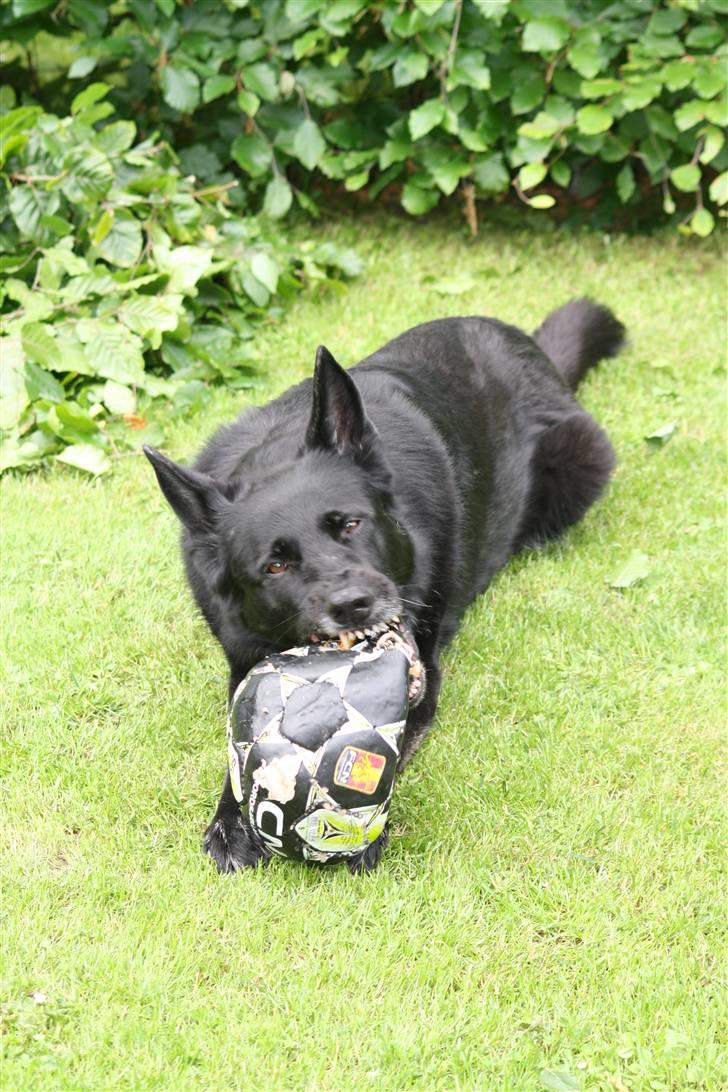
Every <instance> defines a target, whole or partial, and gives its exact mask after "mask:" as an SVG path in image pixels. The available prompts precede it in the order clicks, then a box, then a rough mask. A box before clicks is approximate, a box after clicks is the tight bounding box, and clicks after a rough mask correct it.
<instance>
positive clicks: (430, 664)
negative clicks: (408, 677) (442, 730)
mask: <svg viewBox="0 0 728 1092" xmlns="http://www.w3.org/2000/svg"><path fill="white" fill-rule="evenodd" d="M423 663H424V666H425V678H426V680H427V689H426V690H425V696H424V698H423V699H422V701H421V702H420V704H419V705H416V706H415V708H414V709H411V710H410V712H409V716H408V717H407V726H406V728H405V730H404V739H403V741H402V754H401V755H400V756H399V762H398V763H397V769H398V770H399V771H400V772H401V771H402V770H403V769H404V768H405V766H406V765H407V763H408V762H409V760H410V759H411V758H412V755H413V754H414V753H415V751H416V750H417V749H418V747H419V746H420V744H421V743H422V741H423V739H424V738H425V736H426V735H427V733H428V732H429V730H430V728H431V727H432V722H433V720H434V719H435V711H436V710H437V701H438V698H439V696H440V678H441V673H440V657H439V654H437V653H431V654H430V655H429V656H427V657H426V658H425V657H423Z"/></svg>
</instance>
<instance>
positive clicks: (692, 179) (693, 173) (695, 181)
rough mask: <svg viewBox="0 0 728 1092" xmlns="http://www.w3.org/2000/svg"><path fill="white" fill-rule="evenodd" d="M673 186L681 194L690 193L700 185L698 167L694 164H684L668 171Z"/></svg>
mask: <svg viewBox="0 0 728 1092" xmlns="http://www.w3.org/2000/svg"><path fill="white" fill-rule="evenodd" d="M670 179H671V181H672V184H673V186H675V187H676V189H678V190H682V192H683V193H692V192H693V191H694V190H697V188H698V185H699V183H700V167H698V165H697V164H696V163H686V164H684V166H682V167H675V169H674V170H672V171H670Z"/></svg>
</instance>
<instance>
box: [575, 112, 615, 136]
mask: <svg viewBox="0 0 728 1092" xmlns="http://www.w3.org/2000/svg"><path fill="white" fill-rule="evenodd" d="M611 124H612V115H611V114H610V112H609V110H606V109H605V108H604V107H603V106H594V105H591V106H582V108H581V109H580V110H577V112H576V125H577V128H578V130H579V132H580V133H585V134H586V135H587V136H591V135H592V134H594V133H604V132H606V130H607V129H609V128H610V127H611Z"/></svg>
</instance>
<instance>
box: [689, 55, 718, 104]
mask: <svg viewBox="0 0 728 1092" xmlns="http://www.w3.org/2000/svg"><path fill="white" fill-rule="evenodd" d="M725 84H726V71H725V62H724V63H723V64H706V63H705V62H703V63H702V64H701V65H700V67H699V68H698V71H697V72H696V73H695V79H694V80H693V86H694V87H695V90H696V91H697V92H698V94H699V95H700V97H701V98H702V99H712V98H713V96H714V95H717V94H718V93H719V92H720V91H722V90H723V88H724V87H725Z"/></svg>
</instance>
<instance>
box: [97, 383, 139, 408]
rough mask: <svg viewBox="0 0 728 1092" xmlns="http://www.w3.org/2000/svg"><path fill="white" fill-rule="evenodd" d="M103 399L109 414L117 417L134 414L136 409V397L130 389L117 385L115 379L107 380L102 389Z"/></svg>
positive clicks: (120, 384)
mask: <svg viewBox="0 0 728 1092" xmlns="http://www.w3.org/2000/svg"><path fill="white" fill-rule="evenodd" d="M101 398H102V400H103V402H104V404H105V406H106V408H107V409H108V411H109V413H114V414H116V415H117V416H122V415H124V414H129V413H134V411H135V409H136V395H135V394H134V391H133V390H131V389H130V388H129V387H125V386H124V385H123V384H122V383H115V382H114V380H113V379H107V380H106V382H105V383H104V385H103V387H102V388H101Z"/></svg>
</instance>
